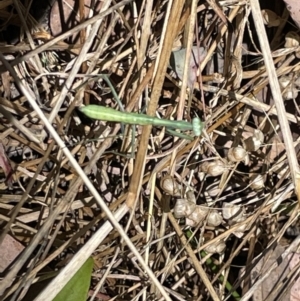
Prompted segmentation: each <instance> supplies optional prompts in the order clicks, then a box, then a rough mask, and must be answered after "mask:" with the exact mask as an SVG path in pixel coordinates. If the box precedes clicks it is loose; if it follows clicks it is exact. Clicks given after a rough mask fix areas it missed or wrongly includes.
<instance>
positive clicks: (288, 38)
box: [284, 31, 300, 48]
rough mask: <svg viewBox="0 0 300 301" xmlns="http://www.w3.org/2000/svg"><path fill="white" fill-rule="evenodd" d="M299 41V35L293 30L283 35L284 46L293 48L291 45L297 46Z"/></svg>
mask: <svg viewBox="0 0 300 301" xmlns="http://www.w3.org/2000/svg"><path fill="white" fill-rule="evenodd" d="M299 42H300V37H299V35H298V34H297V33H296V32H294V31H290V32H288V33H287V34H286V35H285V44H284V47H285V48H293V47H298V46H299Z"/></svg>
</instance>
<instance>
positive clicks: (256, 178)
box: [250, 175, 265, 190]
mask: <svg viewBox="0 0 300 301" xmlns="http://www.w3.org/2000/svg"><path fill="white" fill-rule="evenodd" d="M250 181H251V184H250V187H251V188H252V189H254V190H260V189H262V188H264V187H265V181H264V178H263V176H262V175H252V176H251V177H250Z"/></svg>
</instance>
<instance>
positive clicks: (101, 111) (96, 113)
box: [80, 105, 203, 136]
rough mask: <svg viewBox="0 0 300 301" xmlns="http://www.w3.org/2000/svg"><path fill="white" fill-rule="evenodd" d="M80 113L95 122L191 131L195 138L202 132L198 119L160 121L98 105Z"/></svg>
mask: <svg viewBox="0 0 300 301" xmlns="http://www.w3.org/2000/svg"><path fill="white" fill-rule="evenodd" d="M80 111H81V112H82V113H84V114H85V115H86V116H88V117H90V118H92V119H96V120H103V121H111V122H121V123H126V124H137V125H154V126H165V127H166V128H169V129H178V130H182V131H190V130H193V132H194V134H195V136H200V135H201V132H202V130H203V122H202V121H201V120H200V118H198V117H195V118H193V120H192V122H191V123H190V122H187V121H183V120H177V121H176V120H167V119H160V118H157V117H152V116H149V115H146V114H139V113H128V112H121V111H117V110H115V109H112V108H107V107H104V106H98V105H87V106H85V107H81V108H80Z"/></svg>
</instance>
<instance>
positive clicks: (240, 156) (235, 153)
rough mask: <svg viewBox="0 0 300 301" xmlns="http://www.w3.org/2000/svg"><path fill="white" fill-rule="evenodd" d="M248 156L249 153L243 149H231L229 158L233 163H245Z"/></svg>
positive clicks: (239, 147) (238, 147)
mask: <svg viewBox="0 0 300 301" xmlns="http://www.w3.org/2000/svg"><path fill="white" fill-rule="evenodd" d="M246 156H247V151H246V150H245V149H244V148H243V147H241V146H237V147H232V148H231V149H229V151H228V154H227V157H228V159H229V160H230V161H231V162H241V161H243V160H244V159H245V158H246Z"/></svg>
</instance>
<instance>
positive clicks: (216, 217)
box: [207, 210, 223, 227]
mask: <svg viewBox="0 0 300 301" xmlns="http://www.w3.org/2000/svg"><path fill="white" fill-rule="evenodd" d="M222 221H223V218H222V216H221V215H220V214H219V212H218V211H217V210H211V211H209V213H208V216H207V225H208V226H212V227H217V226H219V225H221V223H222Z"/></svg>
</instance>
